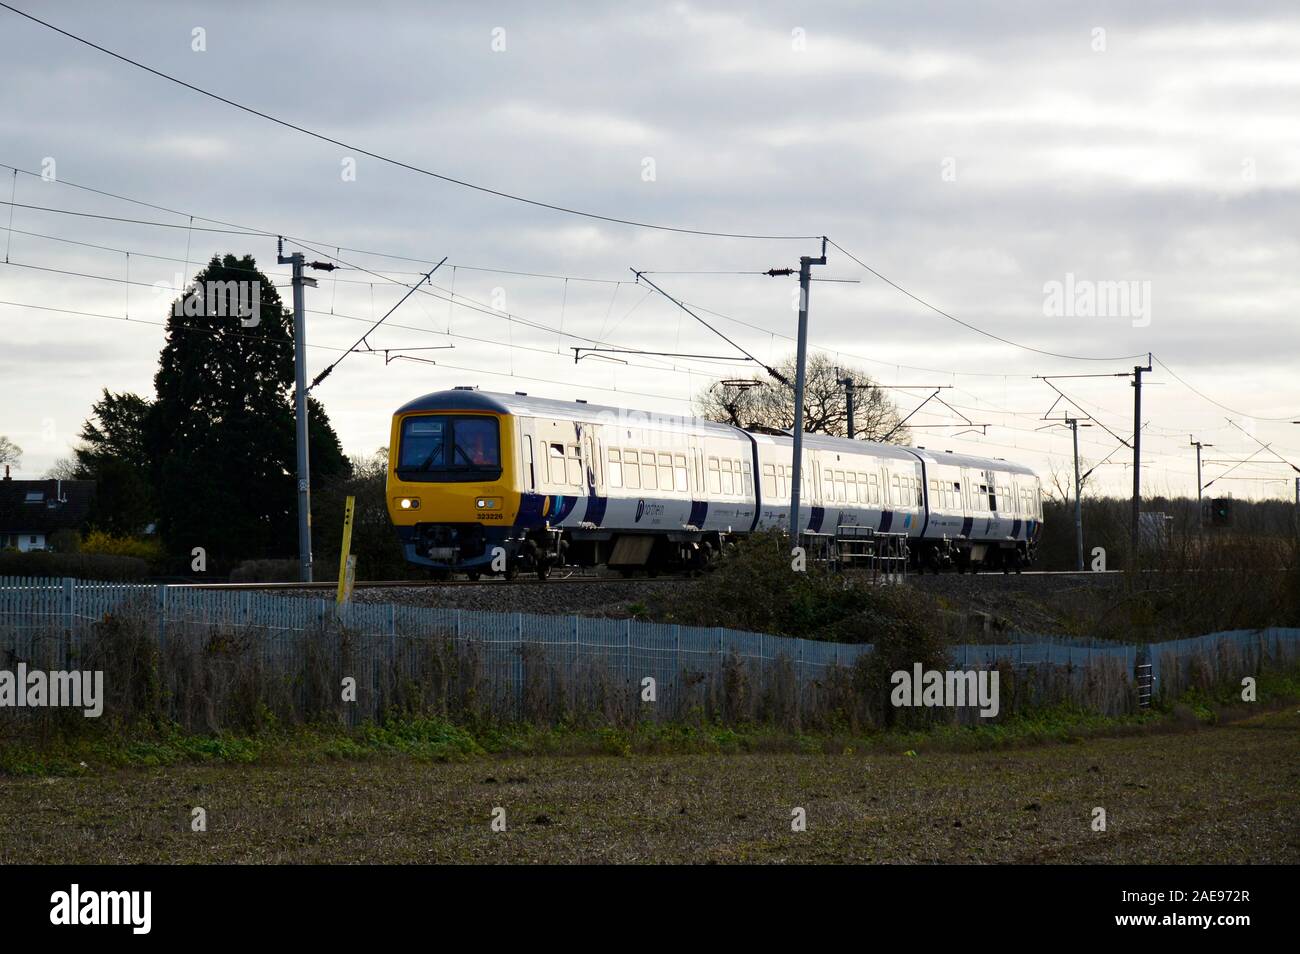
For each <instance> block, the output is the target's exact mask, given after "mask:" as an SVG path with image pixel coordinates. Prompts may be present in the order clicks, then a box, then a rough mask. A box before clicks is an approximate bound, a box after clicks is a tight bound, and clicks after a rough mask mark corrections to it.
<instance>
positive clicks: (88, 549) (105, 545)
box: [81, 530, 163, 564]
mask: <svg viewBox="0 0 1300 954" xmlns="http://www.w3.org/2000/svg"><path fill="white" fill-rule="evenodd" d="M81 552H82V553H102V554H105V555H107V556H124V557H135V558H136V559H138V560H144V561H145V562H147V563H150V564H156V563H158V562H159V561H160V560H161V559H162V556H163V548H162V542H161V541H160V540H158V539H156V538H155V539H142V538H140V537H116V536H113V534H111V533H105V532H104V531H103V530H92V531H91V532H90V533H88V534H86V538H85V539H84V540H83V541H82V542H81Z"/></svg>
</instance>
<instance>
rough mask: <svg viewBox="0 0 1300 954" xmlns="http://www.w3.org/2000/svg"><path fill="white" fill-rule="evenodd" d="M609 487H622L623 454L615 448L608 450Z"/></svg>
mask: <svg viewBox="0 0 1300 954" xmlns="http://www.w3.org/2000/svg"><path fill="white" fill-rule="evenodd" d="M609 485H610V486H611V487H622V486H623V453H622V451H620V450H618V448H615V447H611V448H610V449H609Z"/></svg>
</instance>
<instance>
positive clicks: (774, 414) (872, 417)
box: [695, 352, 911, 444]
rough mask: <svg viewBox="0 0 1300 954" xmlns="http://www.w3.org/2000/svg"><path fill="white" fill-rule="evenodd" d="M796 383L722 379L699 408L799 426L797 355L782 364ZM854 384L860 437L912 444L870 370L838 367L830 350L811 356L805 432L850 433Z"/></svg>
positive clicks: (739, 421) (722, 417)
mask: <svg viewBox="0 0 1300 954" xmlns="http://www.w3.org/2000/svg"><path fill="white" fill-rule="evenodd" d="M777 370H778V371H780V372H781V373H782V374H783V375H785V377H786V378H788V379H789V380H790V381H791V382H792V383H791V384H790V385H785V384H782V383H781V382H780V381H777V380H775V379H774V378H771V377H761V378H759V377H756V378H753V379H748V380H745V381H744V382H743V383H740V382H737V383H732V382H726V381H719V382H717V383H715V384H714V385H712V386H710V387H707V388H705V389H703V390H702V391H700V393H699V394H697V395H696V396H695V410H696V413H697V414H699V415H700V416H701V417H705V418H708V419H709V420H712V421H721V422H723V423H727V424H736V425H739V426H742V427H747V426H750V425H759V426H762V427H772V428H777V429H780V430H788V429H789V428H791V427H793V426H794V387H793V381H794V379H795V358H794V356H791V357H789V358H787V359H786V360H785V361H783V362H782V363H781V364H780V365H778V367H777ZM845 378H848V379H850V380H851V381H852V382H853V385H854V394H853V428H854V431H855V432H856V433H855V434H854V436H855V437H857V438H858V439H859V440H868V441H888V442H889V443H891V444H906V443H907V442H908V441H909V440H910V439H911V433H910V431H909V430H908V429H907V428H906V427H899V426H898V424H899V421H900V420H901V417H902V415H900V414H899V411H898V408H897V407H896V406H895V405H894V403H893V402H892V401H891V400H890V399H889V397H888V395H887V394H886V393H885V392H884V391H883V390H882V389H881V388H880V387H878V386H877V385H876V382H875V381H874V380H873V379H872V378H871V377H870V376H869V375H867V374H866V373H865V372H862V371H858V370H856V369H854V368H849V367H846V366H844V365H839V366H837V365H836V364H835V363H834V361H832V360H831V358H830V357H829V356H827V355H825V354H822V353H819V352H814V353H813V354H811V355H809V356H808V362H807V367H806V374H805V382H804V408H803V411H804V430H805V431H806V432H808V433H810V434H830V435H832V436H835V437H847V436H848V406H847V401H846V397H845V386H844V385H843V384H842V383H840V382H841V381H842V380H843V379H845Z"/></svg>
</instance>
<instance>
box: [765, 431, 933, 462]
mask: <svg viewBox="0 0 1300 954" xmlns="http://www.w3.org/2000/svg"><path fill="white" fill-rule="evenodd" d="M753 437H754V440H756V441H758V443H760V444H775V443H778V442H780V443H782V444H784V443H785V442H787V441H790V440H793V438H792V436H791V435H790V434H788V433H783V434H766V433H756V434H754V435H753ZM803 446H804V447H805V448H807V449H808V450H824V451H833V452H836V453H840V454H870V455H871V456H872V457H884V458H888V459H891V460H906V461H911V462H913V463H915V462H916V453H915V452H914V451H913V450H912V448H910V447H903V446H901V445H899V444H876V443H873V442H871V441H851V440H849V439H848V438H847V437H830V436H828V435H826V434H809V433H807V432H806V431H805V432H804V435H803Z"/></svg>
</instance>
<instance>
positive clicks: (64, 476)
mask: <svg viewBox="0 0 1300 954" xmlns="http://www.w3.org/2000/svg"><path fill="white" fill-rule="evenodd" d="M45 479H46V480H76V479H77V459H76V458H75V457H60V458H59V459H58V460H56V461H55V462H54V463H53V464H51V465H50V469H49V470H47V471H46V472H45Z"/></svg>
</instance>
